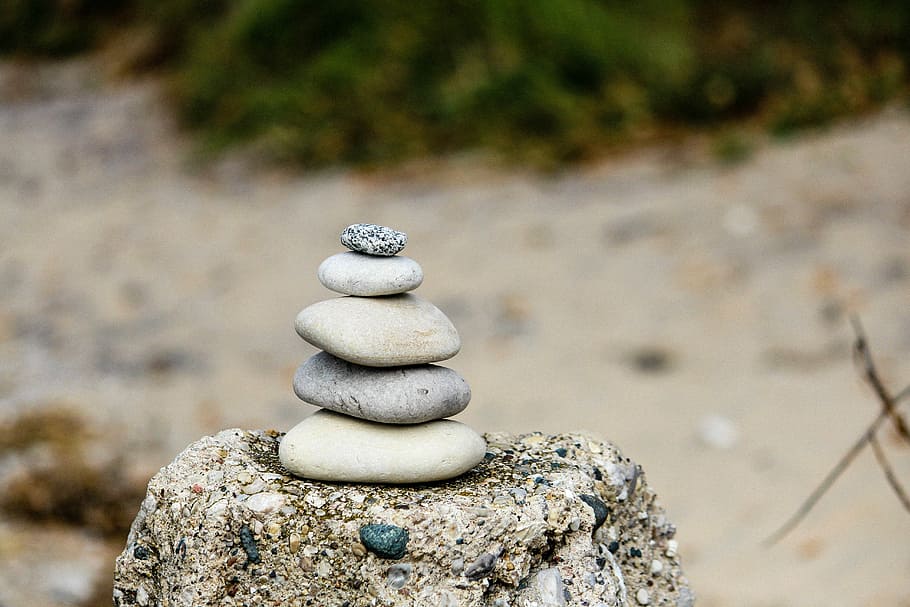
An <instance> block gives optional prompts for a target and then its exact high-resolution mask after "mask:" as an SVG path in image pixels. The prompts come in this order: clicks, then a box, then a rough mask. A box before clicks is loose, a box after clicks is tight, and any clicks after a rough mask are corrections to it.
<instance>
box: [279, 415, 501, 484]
mask: <svg viewBox="0 0 910 607" xmlns="http://www.w3.org/2000/svg"><path fill="white" fill-rule="evenodd" d="M486 451H487V444H486V442H485V441H484V440H483V438H481V436H480V435H479V434H477V433H476V432H475V431H474V430H472V429H471V428H469V427H468V426H466V425H464V424H461V423H459V422H456V421H452V420H449V419H443V420H437V421H432V422H426V423H423V424H414V425H410V426H392V425H388V424H379V423H376V422H370V421H366V420H362V419H357V418H355V417H349V416H347V415H342V414H340V413H335V412H333V411H329V410H327V409H320V410H319V411H317V412H316V413H314V414H313V415H311V416H310V417H308V418H306V419H305V420H303V421H302V422H300V423H299V424H297V425H296V426H294V427H293V428H291V430H290V431H289V432H288V433H287V434H286V435H285V436H284V438H283V439H282V440H281V446H280V447H279V448H278V458H279V459H280V460H281V464H282V465H283V466H284V467H285V468H286V469H287V470H288V471H289V472H290V473H291V474H294V475H296V476H299V477H302V478H307V479H311V480H320V481H341V482H349V483H396V484H398V483H426V482H431V481H440V480H445V479H448V478H453V477H456V476H458V475H460V474H464V473H465V472H467V471H468V470H470V469H471V468H473V467H474V466H476V465H477V464H479V463H480V462H481V461H482V460H483V457H484V455H485V454H486Z"/></svg>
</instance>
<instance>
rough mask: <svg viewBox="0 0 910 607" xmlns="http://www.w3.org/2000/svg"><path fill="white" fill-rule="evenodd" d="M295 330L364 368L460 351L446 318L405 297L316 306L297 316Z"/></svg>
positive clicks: (432, 358) (410, 362)
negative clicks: (364, 366)
mask: <svg viewBox="0 0 910 607" xmlns="http://www.w3.org/2000/svg"><path fill="white" fill-rule="evenodd" d="M295 327H296V329H297V333H298V334H299V335H300V336H301V337H302V338H303V339H305V340H306V341H308V342H309V343H311V344H312V345H314V346H316V347H317V348H319V349H320V350H325V351H326V352H329V353H330V354H334V355H335V356H337V357H338V358H343V359H344V360H347V361H350V362H352V363H357V364H359V365H366V366H369V367H394V366H402V365H420V364H424V363H432V362H437V361H441V360H446V359H448V358H451V357H453V356H455V354H457V353H458V350H459V349H461V338H460V337H459V336H458V331H456V330H455V327H454V326H453V325H452V322H451V321H450V320H449V319H448V318H447V317H446V315H445V314H443V313H442V311H441V310H440V309H439V308H437V307H436V306H434V305H433V304H431V303H430V302H428V301H426V300H423V299H421V298H419V297H417V296H416V295H411V294H409V293H404V294H401V295H390V296H387V297H350V296H349V297H338V298H336V299H328V300H325V301H320V302H317V303H314V304H312V305H311V306H308V307H306V308H304V309H303V310H302V311H301V312H300V314H298V315H297V320H296V322H295Z"/></svg>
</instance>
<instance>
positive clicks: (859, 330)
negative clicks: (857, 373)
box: [850, 315, 910, 443]
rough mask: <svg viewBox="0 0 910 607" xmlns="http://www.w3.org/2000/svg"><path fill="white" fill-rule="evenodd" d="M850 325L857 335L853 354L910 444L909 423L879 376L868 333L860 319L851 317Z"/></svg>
mask: <svg viewBox="0 0 910 607" xmlns="http://www.w3.org/2000/svg"><path fill="white" fill-rule="evenodd" d="M850 323H851V324H852V325H853V331H854V332H855V333H856V341H854V342H853V352H854V355H855V356H856V357H858V358H860V359H861V360H862V365H863V375H864V376H865V379H866V381H867V382H868V383H869V385H870V386H872V389H873V390H874V391H875V395H876V396H878V400H879V401H880V402H881V404H882V408H883V409H884V411H885V412H886V413H887V414H888V416H889V417H890V418H891V421H892V422H893V423H894V428H895V429H896V430H897V433H898V435H899V436H901V437H902V438H903V439H904V440H905V441H907V442H908V443H910V429H908V428H907V423H906V422H905V421H904V418H903V417H901V415H900V414H899V413H898V412H897V411H896V410H895V406H894V404H895V401H894V398H892V397H891V395H890V394H889V393H888V390H887V389H886V388H885V385H884V384H883V383H882V380H881V378H880V377H879V376H878V370H877V369H876V368H875V362H874V361H873V360H872V351H871V350H870V349H869V341H868V340H867V339H866V333H865V331H864V330H863V325H862V323H860V320H859V317H858V316H856V315H851V316H850Z"/></svg>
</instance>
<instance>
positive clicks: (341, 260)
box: [316, 251, 423, 297]
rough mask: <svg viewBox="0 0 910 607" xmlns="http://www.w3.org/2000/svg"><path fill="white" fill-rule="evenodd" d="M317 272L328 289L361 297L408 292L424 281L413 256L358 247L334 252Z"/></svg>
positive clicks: (421, 271)
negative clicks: (369, 251) (362, 250)
mask: <svg viewBox="0 0 910 607" xmlns="http://www.w3.org/2000/svg"><path fill="white" fill-rule="evenodd" d="M316 275H317V276H318V277H319V282H321V283H322V286H324V287H325V288H326V289H331V290H332V291H336V292H338V293H343V294H344V295H357V296H359V297H375V296H377V295H395V294H396V293H405V292H407V291H412V290H414V289H416V288H417V287H419V286H420V283H422V282H423V269H422V268H421V267H420V264H419V263H417V262H416V261H414V260H413V259H411V258H410V257H400V256H397V255H396V256H393V257H376V256H375V255H367V254H365V253H358V252H356V251H348V252H347V253H338V254H336V255H332V256H331V257H329V258H328V259H326V260H325V261H323V262H322V263H321V264H320V265H319V270H317V272H316Z"/></svg>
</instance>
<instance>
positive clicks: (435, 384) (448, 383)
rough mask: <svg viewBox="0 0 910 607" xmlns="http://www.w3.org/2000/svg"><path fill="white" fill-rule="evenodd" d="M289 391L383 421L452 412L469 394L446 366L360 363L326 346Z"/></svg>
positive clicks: (423, 418) (301, 370)
mask: <svg viewBox="0 0 910 607" xmlns="http://www.w3.org/2000/svg"><path fill="white" fill-rule="evenodd" d="M294 392H295V393H296V394H297V396H299V397H300V399H301V400H303V401H305V402H308V403H310V404H312V405H317V406H319V407H325V408H326V409H331V410H332V411H337V412H338V413H344V414H345V415H352V416H354V417H359V418H362V419H368V420H372V421H376V422H382V423H386V424H416V423H420V422H425V421H430V420H433V419H441V418H444V417H451V416H453V415H456V414H457V413H459V412H461V411H462V410H464V408H465V407H467V406H468V402H469V401H470V400H471V388H470V387H468V383H467V382H466V381H465V380H464V378H463V377H461V375H459V374H458V373H456V372H455V371H453V370H452V369H449V368H447V367H440V366H438V365H414V366H408V367H365V366H363V365H355V364H354V363H351V362H348V361H346V360H342V359H340V358H337V357H335V356H332V355H331V354H329V353H328V352H320V353H319V354H316V355H315V356H312V357H310V358H309V359H308V360H307V361H306V362H305V363H303V364H302V365H300V367H298V369H297V373H296V374H295V375H294Z"/></svg>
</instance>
